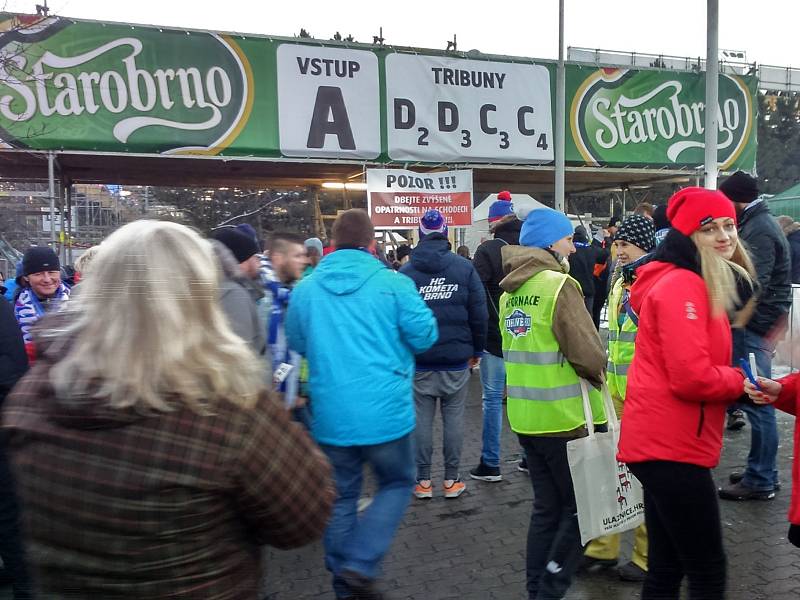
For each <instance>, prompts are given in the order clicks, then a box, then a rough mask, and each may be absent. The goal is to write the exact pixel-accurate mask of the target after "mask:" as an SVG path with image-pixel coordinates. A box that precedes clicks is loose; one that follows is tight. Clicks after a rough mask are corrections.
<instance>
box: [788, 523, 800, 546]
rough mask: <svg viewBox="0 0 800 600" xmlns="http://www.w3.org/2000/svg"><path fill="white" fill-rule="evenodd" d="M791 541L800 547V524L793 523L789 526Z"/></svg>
mask: <svg viewBox="0 0 800 600" xmlns="http://www.w3.org/2000/svg"><path fill="white" fill-rule="evenodd" d="M789 541H790V542H791V543H792V545H794V546H797V547H798V548H800V525H791V526H790V527H789Z"/></svg>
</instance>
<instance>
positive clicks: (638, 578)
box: [617, 561, 647, 583]
mask: <svg viewBox="0 0 800 600" xmlns="http://www.w3.org/2000/svg"><path fill="white" fill-rule="evenodd" d="M617 573H619V578H620V579H621V580H622V581H630V582H632V583H641V582H643V581H644V580H645V577H647V571H645V570H644V569H643V568H642V567H640V566H639V565H637V564H636V563H635V562H633V561H631V562H629V563H628V564H626V565H622V566H621V567H620V568H619V569H617Z"/></svg>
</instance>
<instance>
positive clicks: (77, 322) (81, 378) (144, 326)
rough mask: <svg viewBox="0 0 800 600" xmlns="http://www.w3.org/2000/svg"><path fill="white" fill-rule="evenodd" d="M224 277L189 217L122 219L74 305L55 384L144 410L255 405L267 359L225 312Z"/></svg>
mask: <svg viewBox="0 0 800 600" xmlns="http://www.w3.org/2000/svg"><path fill="white" fill-rule="evenodd" d="M219 277H220V273H219V267H218V263H217V261H216V259H215V257H214V253H213V250H212V247H211V244H210V243H209V242H208V240H204V239H203V238H202V237H201V236H200V235H199V234H198V233H196V232H195V231H193V230H191V229H189V228H188V227H185V226H183V225H179V224H177V223H170V222H166V221H150V220H141V221H135V222H133V223H130V224H128V225H125V226H124V227H122V228H120V229H118V230H117V231H116V232H114V233H113V234H112V235H111V236H109V237H108V239H106V240H105V241H104V242H103V244H102V245H101V246H100V249H99V250H98V252H97V256H96V257H95V259H94V260H93V262H92V269H91V277H89V278H87V279H86V280H85V281H84V282H83V283H81V285H80V286H77V287H76V296H77V297H76V298H75V301H74V302H72V303H70V304H69V305H68V307H67V308H66V312H67V313H68V318H67V319H66V320H67V325H66V327H65V328H64V329H63V330H62V331H61V334H63V335H65V336H66V337H68V338H73V340H72V343H71V344H69V345H68V346H67V347H66V349H65V355H64V357H63V358H62V359H61V360H60V361H58V363H57V364H56V365H55V366H54V367H53V369H52V371H51V375H50V377H51V382H52V383H53V386H54V388H55V391H56V393H57V394H58V395H59V396H62V397H69V396H73V395H85V394H91V395H92V396H93V397H96V398H103V399H107V400H108V402H109V403H110V405H111V406H112V407H114V408H128V407H135V408H137V409H142V410H145V411H146V410H155V411H169V410H172V409H173V408H174V403H175V402H182V403H184V404H186V405H188V406H189V407H190V408H192V409H194V410H196V411H198V412H201V413H204V412H211V411H213V410H214V408H215V406H217V405H218V404H219V402H220V401H229V402H231V403H234V404H236V405H239V406H242V407H245V408H247V407H252V406H254V405H255V402H256V399H257V397H258V395H259V394H260V393H262V392H263V390H264V385H265V384H264V374H263V366H261V364H260V362H259V361H258V359H257V358H256V356H255V355H254V354H253V352H252V351H251V350H250V349H249V347H248V346H247V343H246V342H245V341H244V340H242V339H241V338H239V337H238V336H236V334H234V333H233V331H232V330H231V328H230V326H229V325H228V322H227V320H226V319H225V316H224V314H223V312H222V310H221V308H220V306H219V302H218V295H219V289H218V286H219Z"/></svg>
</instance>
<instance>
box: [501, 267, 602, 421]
mask: <svg viewBox="0 0 800 600" xmlns="http://www.w3.org/2000/svg"><path fill="white" fill-rule="evenodd" d="M568 279H569V280H571V281H573V282H575V280H574V279H572V278H571V277H570V276H569V275H566V274H564V273H558V272H556V271H549V270H545V271H540V272H539V273H537V274H536V275H534V276H533V277H531V278H530V279H529V280H528V281H526V282H525V283H524V284H523V285H522V287H520V288H519V289H517V290H516V291H515V292H513V293H508V292H506V293H504V294H503V295H502V296H501V297H500V333H501V335H502V338H503V358H504V359H505V365H506V383H507V386H508V403H507V410H508V421H509V423H510V424H511V429H512V430H513V431H515V432H516V433H521V434H526V435H538V434H546V433H560V432H564V431H572V430H574V429H577V428H579V427H582V426H584V425H585V424H586V419H585V418H584V414H583V400H582V397H581V387H580V380H579V378H578V374H577V373H576V372H575V369H574V368H573V367H572V365H571V364H570V363H569V361H567V360H566V359H565V358H564V355H563V354H562V353H561V349H560V348H559V346H558V342H557V341H556V337H555V335H553V314H554V312H555V307H556V301H557V300H558V295H559V293H560V292H561V288H562V287H563V286H564V284H565V283H566V281H567V280H568ZM575 283H576V284H577V282H575ZM579 287H580V286H579ZM589 398H590V403H591V406H592V415H593V418H594V423H595V424H596V425H599V424H602V423H605V422H606V417H605V413H604V411H603V402H602V398H601V396H600V392H598V391H597V390H595V389H594V388H592V387H591V386H590V392H589Z"/></svg>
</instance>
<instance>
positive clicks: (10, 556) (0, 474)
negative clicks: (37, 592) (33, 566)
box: [0, 440, 33, 600]
mask: <svg viewBox="0 0 800 600" xmlns="http://www.w3.org/2000/svg"><path fill="white" fill-rule="evenodd" d="M0 557H2V558H3V566H4V568H5V571H6V574H7V575H8V578H9V579H10V580H11V587H12V589H13V591H14V600H29V599H30V598H32V597H33V596H32V592H31V582H30V578H29V576H28V569H27V567H26V565H25V551H24V550H23V546H22V540H21V537H20V531H19V507H18V506H17V499H16V495H15V494H14V484H13V481H12V478H11V469H10V468H9V464H8V454H7V453H6V448H5V441H4V440H0Z"/></svg>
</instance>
